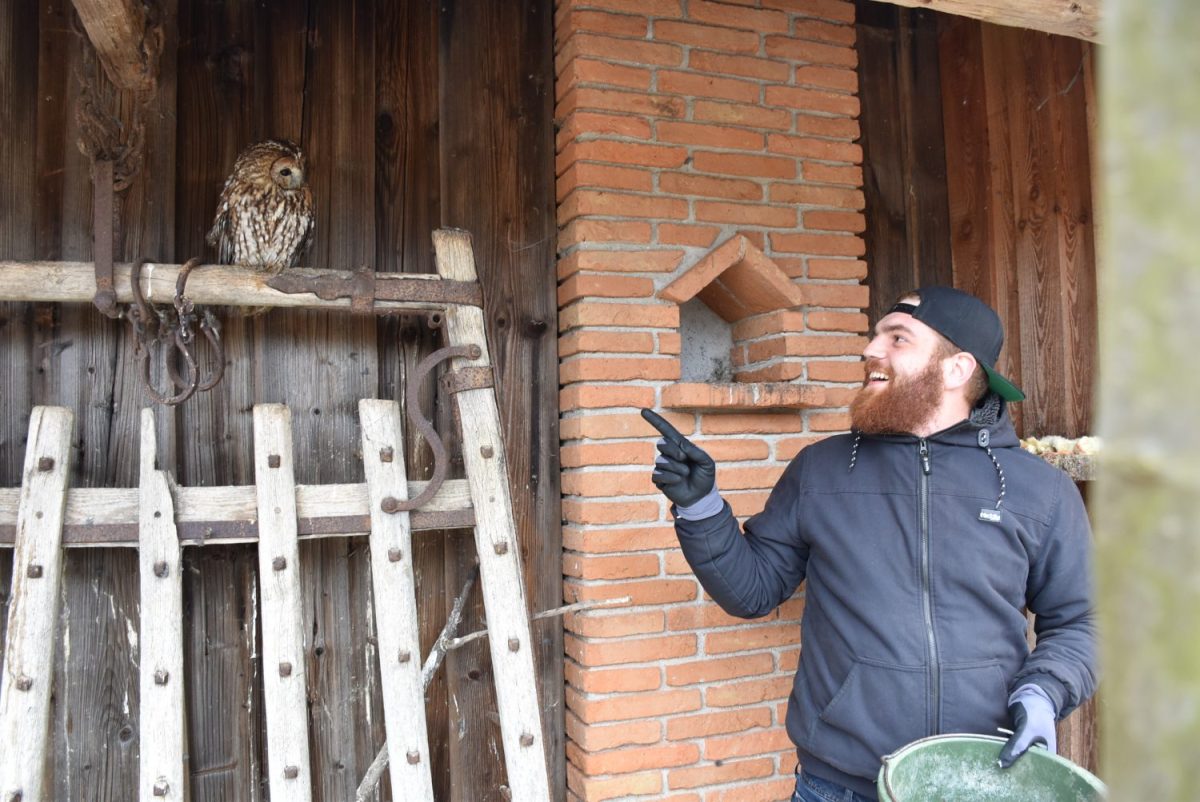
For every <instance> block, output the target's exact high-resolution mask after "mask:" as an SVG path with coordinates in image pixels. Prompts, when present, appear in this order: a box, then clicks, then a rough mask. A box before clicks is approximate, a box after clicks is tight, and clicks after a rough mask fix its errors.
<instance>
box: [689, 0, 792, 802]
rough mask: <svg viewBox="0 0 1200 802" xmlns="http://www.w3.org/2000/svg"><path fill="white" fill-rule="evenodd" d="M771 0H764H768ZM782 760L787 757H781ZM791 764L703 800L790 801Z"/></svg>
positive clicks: (708, 795)
mask: <svg viewBox="0 0 1200 802" xmlns="http://www.w3.org/2000/svg"><path fill="white" fill-rule="evenodd" d="M770 1H771V0H764V2H770ZM783 760H784V761H786V760H787V758H783ZM791 763H792V765H791V766H781V767H780V769H779V770H780V773H781V774H783V775H784V777H783V779H768V780H758V781H754V782H749V783H739V784H738V785H737V786H734V787H732V788H722V789H718V790H716V791H713V792H712V793H710V794H707V795H705V797H704V800H705V802H790V800H791V798H792V792H793V791H794V790H795V787H796V778H795V777H793V776H792V774H793V771H792V769H793V768H794V767H795V763H796V761H795V760H792V761H791Z"/></svg>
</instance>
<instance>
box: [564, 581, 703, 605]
mask: <svg viewBox="0 0 1200 802" xmlns="http://www.w3.org/2000/svg"><path fill="white" fill-rule="evenodd" d="M698 587H699V586H698V585H697V583H696V580H695V579H652V580H641V581H634V582H605V583H602V584H598V585H581V584H578V583H576V582H575V581H574V580H570V581H568V582H567V583H565V584H564V586H563V597H564V598H565V599H567V601H569V602H577V601H599V600H601V599H620V598H623V597H625V596H628V597H629V598H630V602H629V603H630V604H632V605H635V606H636V605H645V604H672V603H676V602H688V601H695V599H696V597H697V596H698V595H699V591H698V590H697V588H698Z"/></svg>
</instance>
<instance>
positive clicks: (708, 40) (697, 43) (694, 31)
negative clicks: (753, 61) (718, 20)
mask: <svg viewBox="0 0 1200 802" xmlns="http://www.w3.org/2000/svg"><path fill="white" fill-rule="evenodd" d="M654 39H655V41H659V42H676V43H678V44H683V45H691V46H693V47H704V48H708V49H711V50H720V51H723V52H732V53H754V52H756V51H757V50H758V34H757V33H753V32H751V31H731V30H727V29H725V28H717V27H714V26H711V25H695V24H692V23H690V22H656V23H655V24H654Z"/></svg>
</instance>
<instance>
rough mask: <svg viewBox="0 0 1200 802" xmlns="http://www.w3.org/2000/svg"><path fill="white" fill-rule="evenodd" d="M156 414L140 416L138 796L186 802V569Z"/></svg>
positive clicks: (148, 800)
mask: <svg viewBox="0 0 1200 802" xmlns="http://www.w3.org/2000/svg"><path fill="white" fill-rule="evenodd" d="M156 443H157V437H156V434H155V427H154V411H153V410H151V409H143V410H142V436H141V463H140V464H141V472H140V478H139V480H138V496H139V504H138V568H139V570H138V577H139V581H140V591H141V609H142V616H141V633H140V638H139V657H140V660H139V662H140V667H139V683H138V688H139V694H140V697H141V702H140V705H141V706H140V708H139V710H138V732H139V734H140V736H141V737H140V738H139V739H138V741H139V743H140V746H141V749H140V754H139V756H138V760H139V764H138V798H139V799H140V800H141V802H157V800H186V799H187V798H188V795H187V785H186V783H187V773H186V763H185V761H184V759H183V756H184V752H185V751H186V750H185V749H184V734H185V731H184V717H183V688H184V674H183V577H182V575H181V570H180V569H181V568H182V564H183V560H182V557H183V554H182V549H181V548H180V546H179V535H178V534H177V533H176V531H175V501H174V497H173V492H172V490H173V486H172V482H171V477H170V475H169V474H168V473H167V472H166V471H160V470H157V467H156V466H155V464H154V463H155V453H156V451H157V446H156Z"/></svg>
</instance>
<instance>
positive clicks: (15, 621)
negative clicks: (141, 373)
mask: <svg viewBox="0 0 1200 802" xmlns="http://www.w3.org/2000/svg"><path fill="white" fill-rule="evenodd" d="M73 420H74V416H73V415H72V414H71V411H70V410H68V409H63V408H61V407H37V408H36V409H34V410H33V414H32V416H31V417H30V419H29V437H28V440H27V441H28V443H29V446H28V448H27V450H26V454H25V463H24V466H23V468H22V481H21V504H20V513H19V519H18V522H17V549H16V555H15V558H14V571H13V582H12V599H11V601H10V603H9V608H8V624H7V626H6V627H5V634H6V637H7V639H8V643H7V648H6V650H5V655H4V657H5V662H4V675H3V678H2V679H0V737H2V738H3V743H4V744H6V745H7V746H6V748H5V750H4V754H3V757H0V794H3V796H4V797H6V798H8V799H12V798H14V797H16V798H18V799H19V798H21V797H22V796H26V797H28V798H29V799H42V798H44V797H45V796H47V794H46V788H45V785H46V774H47V772H46V768H47V766H48V765H49V763H50V756H51V741H50V737H49V736H50V727H49V724H50V697H51V694H52V692H53V682H52V677H53V665H54V645H55V637H54V631H55V625H56V624H57V619H58V609H59V601H60V596H59V590H60V587H61V585H62V567H63V551H62V549H61V548H60V543H61V539H62V524H63V511H64V509H65V507H66V498H67V494H66V486H67V481H68V477H69V476H70V471H71V452H70V443H71V428H72V424H73Z"/></svg>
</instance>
